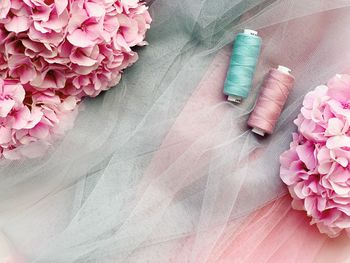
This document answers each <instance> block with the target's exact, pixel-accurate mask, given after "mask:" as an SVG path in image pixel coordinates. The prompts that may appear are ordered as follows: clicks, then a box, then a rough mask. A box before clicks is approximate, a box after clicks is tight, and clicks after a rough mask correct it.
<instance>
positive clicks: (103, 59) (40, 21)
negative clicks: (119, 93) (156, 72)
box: [0, 0, 152, 98]
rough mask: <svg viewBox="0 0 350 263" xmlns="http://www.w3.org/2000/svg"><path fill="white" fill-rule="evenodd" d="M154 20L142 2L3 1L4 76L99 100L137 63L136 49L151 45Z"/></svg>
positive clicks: (0, 69) (0, 61) (0, 67)
mask: <svg viewBox="0 0 350 263" xmlns="http://www.w3.org/2000/svg"><path fill="white" fill-rule="evenodd" d="M151 21H152V19H151V17H150V15H149V13H148V10H147V7H146V6H145V5H144V3H142V2H139V1H138V0H123V1H119V0H108V1H107V0H60V1H57V0H56V1H54V0H52V1H44V0H5V1H2V4H1V7H0V50H4V52H2V53H1V54H0V76H1V77H2V78H4V79H6V78H11V79H19V80H20V82H21V84H23V85H25V84H28V83H30V85H31V86H32V87H33V88H35V89H38V90H44V89H48V88H52V89H57V90H60V91H59V92H60V93H62V94H66V95H74V96H77V97H79V98H82V97H85V96H92V97H94V96H97V95H98V94H99V93H100V92H101V91H104V90H107V89H109V88H111V87H112V86H114V85H115V84H117V83H118V82H119V80H120V76H121V73H122V72H123V70H124V69H125V68H127V67H128V66H130V65H131V64H133V63H134V62H135V61H136V60H137V58H138V56H137V54H136V53H135V52H134V51H133V50H132V48H133V47H134V46H137V45H138V46H142V45H145V44H147V43H146V42H145V41H144V39H145V34H146V31H147V30H148V29H149V27H150V23H151ZM99 78H101V79H102V80H101V81H99V82H98V83H97V85H93V86H92V84H91V83H95V80H96V79H99Z"/></svg>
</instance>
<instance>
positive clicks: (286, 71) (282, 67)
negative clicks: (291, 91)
mask: <svg viewBox="0 0 350 263" xmlns="http://www.w3.org/2000/svg"><path fill="white" fill-rule="evenodd" d="M277 70H278V71H280V72H283V73H287V74H290V73H291V72H292V70H291V69H290V68H287V67H285V66H281V65H278V67H277Z"/></svg>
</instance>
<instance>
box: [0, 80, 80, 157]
mask: <svg viewBox="0 0 350 263" xmlns="http://www.w3.org/2000/svg"><path fill="white" fill-rule="evenodd" d="M77 103H78V99H76V98H75V97H74V96H68V97H67V96H58V95H57V94H55V92H54V90H45V91H43V92H39V91H36V90H35V89H33V88H32V87H30V86H26V87H24V86H23V85H22V84H21V83H19V82H16V81H14V80H5V81H4V80H2V79H0V158H1V157H2V158H7V159H19V158H21V157H29V158H35V157H38V156H41V155H42V154H43V153H44V152H45V150H46V148H47V146H49V145H50V144H51V143H52V142H53V141H54V140H55V139H56V138H58V137H60V136H62V135H63V134H64V132H65V131H66V130H68V129H70V128H72V125H73V122H74V119H75V117H76V114H77V109H78V108H77V107H76V106H77Z"/></svg>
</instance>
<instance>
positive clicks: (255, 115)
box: [248, 69, 294, 135]
mask: <svg viewBox="0 0 350 263" xmlns="http://www.w3.org/2000/svg"><path fill="white" fill-rule="evenodd" d="M293 84H294V77H293V76H292V75H291V74H290V73H285V72H282V71H280V70H279V69H271V70H270V71H269V73H268V74H267V76H266V77H265V80H264V82H263V85H262V88H261V94H260V96H259V98H258V101H257V103H256V105H255V108H254V110H253V112H252V113H251V115H250V117H249V119H248V125H249V126H250V127H252V128H253V129H254V131H256V130H258V129H259V130H262V131H264V132H265V133H267V134H272V133H273V131H274V128H275V126H276V123H277V121H278V118H279V117H280V115H281V113H282V110H283V107H284V105H285V103H286V101H287V98H288V95H289V93H290V91H291V90H292V88H293ZM257 134H259V133H257ZM259 135H261V134H259Z"/></svg>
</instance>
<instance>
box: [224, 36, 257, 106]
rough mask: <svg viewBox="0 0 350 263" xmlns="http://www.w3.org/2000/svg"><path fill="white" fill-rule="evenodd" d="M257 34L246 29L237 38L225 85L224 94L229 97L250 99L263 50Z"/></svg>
mask: <svg viewBox="0 0 350 263" xmlns="http://www.w3.org/2000/svg"><path fill="white" fill-rule="evenodd" d="M255 33H256V34H257V32H256V31H253V30H249V29H246V30H245V32H244V33H239V34H237V36H236V38H235V42H234V46H233V52H232V56H231V62H230V66H229V69H228V72H227V76H226V80H225V85H224V94H226V95H228V96H231V97H239V98H241V100H242V99H244V98H247V97H248V94H249V91H250V88H251V85H252V81H253V76H254V73H255V68H256V64H257V62H258V58H259V54H260V49H261V38H260V37H259V36H257V35H254V34H255Z"/></svg>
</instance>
